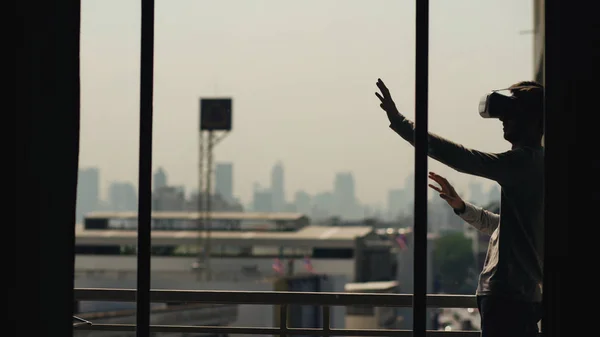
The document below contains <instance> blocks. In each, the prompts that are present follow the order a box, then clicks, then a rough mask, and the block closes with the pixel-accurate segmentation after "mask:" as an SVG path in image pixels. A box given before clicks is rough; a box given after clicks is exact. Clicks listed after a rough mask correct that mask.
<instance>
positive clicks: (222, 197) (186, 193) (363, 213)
mask: <svg viewBox="0 0 600 337" xmlns="http://www.w3.org/2000/svg"><path fill="white" fill-rule="evenodd" d="M215 166H216V167H217V168H218V169H217V170H216V172H215V174H214V176H213V180H216V181H219V180H220V182H217V183H216V184H215V185H213V186H214V188H213V191H212V192H213V194H214V196H215V197H217V199H216V202H217V205H219V206H217V208H216V209H215V210H216V211H218V210H221V209H222V210H226V209H231V210H233V209H237V208H236V207H238V206H236V205H240V207H243V208H244V211H259V212H301V213H303V214H306V215H307V216H309V217H312V218H315V219H324V218H329V217H341V218H343V219H353V220H357V219H364V218H368V217H375V218H380V219H382V220H389V221H393V220H395V219H397V218H398V217H402V216H409V215H410V214H412V209H411V207H412V200H413V192H412V188H413V183H414V175H413V174H409V175H408V176H407V177H405V179H404V185H403V186H402V187H400V188H390V189H388V190H387V193H386V196H385V197H386V201H385V202H383V203H378V204H370V203H368V202H364V201H362V200H361V198H360V196H359V195H357V194H356V193H355V190H356V184H355V181H354V176H353V172H351V171H342V172H336V173H335V177H334V179H333V180H332V185H331V186H330V187H329V189H325V188H324V189H323V190H322V191H321V192H319V193H308V192H307V191H306V190H303V189H299V190H296V191H290V192H291V193H289V195H288V196H287V197H286V196H285V194H282V193H281V191H284V190H286V180H285V179H284V177H285V165H284V163H283V162H281V161H277V162H275V163H274V164H273V166H272V169H271V181H272V183H271V184H269V185H268V186H258V185H257V186H256V190H255V192H254V194H253V196H252V198H251V199H250V200H245V201H244V200H240V198H239V197H238V196H237V195H236V193H235V184H234V182H233V172H234V171H235V165H234V164H233V163H231V162H217V163H216V165H215ZM80 175H81V177H80V183H79V188H78V195H79V198H80V200H83V201H78V209H79V210H78V212H77V214H78V219H81V217H82V213H86V212H89V211H96V210H111V211H124V210H126V211H134V210H136V205H137V191H135V189H134V185H133V183H132V182H127V181H111V182H109V195H108V196H107V197H106V198H101V197H99V196H98V190H97V189H98V186H99V185H100V184H99V182H100V181H101V180H102V179H101V176H102V175H101V172H100V170H99V169H97V168H84V169H81V170H80ZM219 175H220V176H219ZM169 180H170V179H169V172H167V171H166V170H164V168H162V167H159V168H158V169H157V170H155V171H154V182H153V185H154V186H153V190H154V197H153V198H154V200H155V202H157V204H156V205H157V207H159V208H157V210H166V211H178V210H193V209H196V208H197V204H196V202H193V201H192V200H193V199H195V198H196V197H197V196H196V193H197V190H195V189H194V188H189V186H180V185H170V184H168V181H169ZM219 186H221V190H220V189H219ZM223 188H224V191H225V192H223ZM274 191H280V192H279V193H274ZM179 193H180V196H178V195H179ZM460 193H461V195H462V196H463V198H464V199H465V200H469V201H472V202H474V203H477V204H479V205H482V206H486V205H487V204H488V203H489V202H490V201H493V200H497V199H499V188H498V187H497V186H492V188H490V189H488V190H487V191H484V187H483V186H482V184H481V183H479V182H476V181H475V182H471V183H470V184H469V191H468V193H463V192H460ZM496 195H497V196H496ZM436 199H437V198H436V195H435V193H430V194H429V200H430V202H432V205H438V204H439V205H442V207H438V208H439V210H437V209H431V210H430V212H432V214H438V217H439V216H441V217H443V218H445V217H447V215H446V214H445V213H446V212H445V211H446V208H447V207H446V206H444V205H443V204H444V202H443V201H442V202H440V201H441V200H436ZM90 200H95V201H90ZM224 203H225V204H229V205H230V206H225V204H224ZM158 205H162V206H158ZM168 205H170V206H168ZM439 205H438V206H439ZM164 207H167V208H164ZM223 207H225V208H223ZM240 210H241V209H240ZM79 221H80V220H79Z"/></svg>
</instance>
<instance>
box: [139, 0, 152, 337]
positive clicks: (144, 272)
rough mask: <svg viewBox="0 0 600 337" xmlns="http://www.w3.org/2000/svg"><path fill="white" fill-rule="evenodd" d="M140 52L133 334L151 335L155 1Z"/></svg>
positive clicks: (146, 14)
mask: <svg viewBox="0 0 600 337" xmlns="http://www.w3.org/2000/svg"><path fill="white" fill-rule="evenodd" d="M141 5H142V18H141V20H142V33H141V54H140V145H139V146H140V149H139V151H140V152H139V173H138V179H139V180H138V196H139V197H138V200H139V201H138V228H137V230H138V247H137V252H138V255H137V292H136V295H137V297H136V302H137V303H136V304H137V307H136V321H137V322H136V323H137V324H136V336H137V337H149V336H150V251H151V245H152V242H151V237H150V232H151V220H152V214H151V212H152V101H153V99H152V96H153V89H154V88H153V86H154V0H142V3H141Z"/></svg>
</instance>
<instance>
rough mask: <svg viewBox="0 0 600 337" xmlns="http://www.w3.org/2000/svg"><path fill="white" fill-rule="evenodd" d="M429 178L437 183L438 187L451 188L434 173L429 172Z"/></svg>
mask: <svg viewBox="0 0 600 337" xmlns="http://www.w3.org/2000/svg"><path fill="white" fill-rule="evenodd" d="M429 178H431V179H432V180H434V181H435V182H437V183H438V184H440V185H446V186H447V187H448V188H450V187H451V185H450V183H449V182H448V180H447V179H446V178H444V177H442V176H441V175H439V174H436V173H434V172H429Z"/></svg>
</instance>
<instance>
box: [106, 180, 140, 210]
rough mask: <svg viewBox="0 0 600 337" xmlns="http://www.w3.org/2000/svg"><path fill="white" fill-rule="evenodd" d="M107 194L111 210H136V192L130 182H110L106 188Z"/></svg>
mask: <svg viewBox="0 0 600 337" xmlns="http://www.w3.org/2000/svg"><path fill="white" fill-rule="evenodd" d="M108 196H109V203H110V207H111V209H112V210H113V211H118V212H121V211H135V210H137V192H136V189H135V186H134V185H133V184H132V183H130V182H112V183H111V184H110V186H109V188H108Z"/></svg>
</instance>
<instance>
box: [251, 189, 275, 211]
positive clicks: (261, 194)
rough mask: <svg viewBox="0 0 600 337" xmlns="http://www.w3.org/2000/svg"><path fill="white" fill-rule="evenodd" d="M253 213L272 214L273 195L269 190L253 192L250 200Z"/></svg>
mask: <svg viewBox="0 0 600 337" xmlns="http://www.w3.org/2000/svg"><path fill="white" fill-rule="evenodd" d="M252 210H253V211H254V212H273V195H272V193H271V191H270V190H268V189H263V190H260V189H258V190H255V191H254V195H253V198H252Z"/></svg>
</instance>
